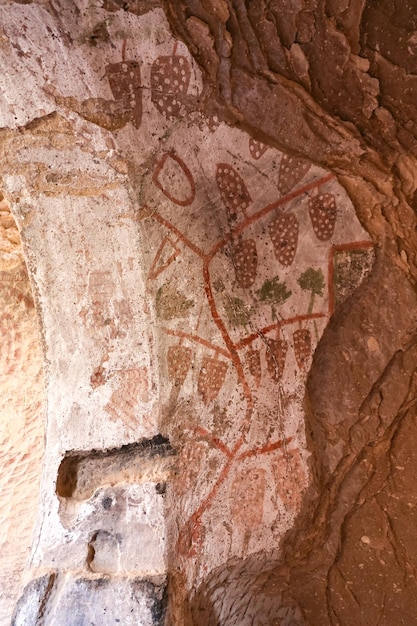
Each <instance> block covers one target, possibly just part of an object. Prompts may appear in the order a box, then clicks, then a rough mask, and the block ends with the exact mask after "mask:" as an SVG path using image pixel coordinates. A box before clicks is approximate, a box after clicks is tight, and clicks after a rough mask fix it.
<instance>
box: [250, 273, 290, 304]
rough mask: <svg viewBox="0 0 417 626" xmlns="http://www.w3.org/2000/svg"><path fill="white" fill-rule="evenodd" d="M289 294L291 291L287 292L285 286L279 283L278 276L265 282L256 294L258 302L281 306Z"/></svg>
mask: <svg viewBox="0 0 417 626" xmlns="http://www.w3.org/2000/svg"><path fill="white" fill-rule="evenodd" d="M291 294H292V291H289V290H287V286H286V284H285V283H280V282H279V278H278V276H275V277H274V278H271V279H269V280H266V281H265V282H264V284H263V285H262V287H261V288H260V289H258V291H257V292H256V295H257V296H258V298H259V300H261V301H262V302H269V303H270V304H283V303H284V302H285V300H287V299H288V298H289V297H290V296H291Z"/></svg>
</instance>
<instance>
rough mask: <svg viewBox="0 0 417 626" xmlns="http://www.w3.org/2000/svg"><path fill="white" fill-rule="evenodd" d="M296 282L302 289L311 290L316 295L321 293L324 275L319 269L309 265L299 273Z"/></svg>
mask: <svg viewBox="0 0 417 626" xmlns="http://www.w3.org/2000/svg"><path fill="white" fill-rule="evenodd" d="M297 282H298V284H299V285H300V287H301V289H302V290H303V291H311V292H312V293H314V294H316V295H317V296H322V295H323V290H324V276H323V272H322V271H321V269H318V270H315V269H313V268H312V267H309V268H308V269H307V270H306V271H305V272H303V273H302V274H301V276H300V278H299V279H298V280H297Z"/></svg>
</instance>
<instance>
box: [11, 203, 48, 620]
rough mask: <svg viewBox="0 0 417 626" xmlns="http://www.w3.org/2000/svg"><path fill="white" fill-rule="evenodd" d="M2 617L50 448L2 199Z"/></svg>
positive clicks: (34, 347) (32, 335)
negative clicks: (45, 454)
mask: <svg viewBox="0 0 417 626" xmlns="http://www.w3.org/2000/svg"><path fill="white" fill-rule="evenodd" d="M0 306H1V321H0V328H1V349H0V414H1V422H0V468H1V481H0V485H1V486H0V491H1V507H0V525H1V529H2V532H1V539H0V555H1V556H0V562H1V574H0V587H1V590H2V591H1V601H0V622H1V623H2V624H3V623H4V624H8V623H10V615H11V613H12V611H13V607H14V605H15V603H16V600H17V598H18V593H19V591H20V585H21V577H22V573H23V571H24V569H25V566H26V562H27V560H28V558H29V553H30V549H31V545H32V533H33V526H34V524H35V521H36V511H37V508H38V499H39V482H40V475H41V470H42V458H43V449H44V441H43V440H44V430H45V427H44V411H45V409H44V405H43V400H44V395H45V392H44V379H43V369H42V363H43V358H42V351H41V342H40V335H39V330H38V325H37V317H36V313H35V305H34V302H33V298H32V293H31V288H30V284H29V278H28V274H27V271H26V266H25V263H24V259H23V251H22V246H21V241H20V235H19V232H18V230H17V226H16V222H15V220H14V218H13V215H12V214H11V212H10V207H9V205H8V204H7V202H6V201H5V200H4V199H2V201H1V203H0Z"/></svg>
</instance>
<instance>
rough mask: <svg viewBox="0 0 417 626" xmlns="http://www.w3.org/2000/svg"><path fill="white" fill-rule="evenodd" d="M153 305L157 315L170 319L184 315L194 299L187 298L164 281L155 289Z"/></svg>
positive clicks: (192, 304)
mask: <svg viewBox="0 0 417 626" xmlns="http://www.w3.org/2000/svg"><path fill="white" fill-rule="evenodd" d="M155 305H156V314H157V316H158V317H160V318H161V319H163V320H172V319H174V318H176V317H186V316H187V315H188V309H190V308H191V307H193V306H194V300H187V298H186V297H185V296H184V295H183V294H182V293H181V292H179V291H177V290H176V289H174V287H171V285H170V284H169V283H165V285H162V287H160V288H159V289H158V291H157V294H156V302H155Z"/></svg>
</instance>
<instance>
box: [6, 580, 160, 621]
mask: <svg viewBox="0 0 417 626" xmlns="http://www.w3.org/2000/svg"><path fill="white" fill-rule="evenodd" d="M165 591H166V580H165V579H164V578H162V577H159V578H154V579H151V578H149V579H147V580H145V579H143V578H141V579H135V578H131V579H129V578H123V577H118V578H113V579H110V578H102V577H94V578H93V577H89V578H87V577H76V576H71V575H67V576H60V575H58V576H57V575H55V574H51V575H49V576H45V577H43V578H41V579H37V580H35V581H32V582H31V583H30V584H29V585H28V586H27V587H26V589H25V590H24V592H23V595H22V597H21V599H20V600H19V603H18V606H17V607H16V612H15V614H14V616H13V619H12V626H36V625H37V624H45V626H53V625H54V624H66V625H67V624H68V626H78V625H79V624H91V623H96V620H100V622H99V623H100V624H103V626H110V624H112V625H113V624H126V626H136V625H137V624H141V626H158V625H159V624H162V623H163V621H164V616H165V610H166V594H165ZM93 599H94V602H92V600H93Z"/></svg>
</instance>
